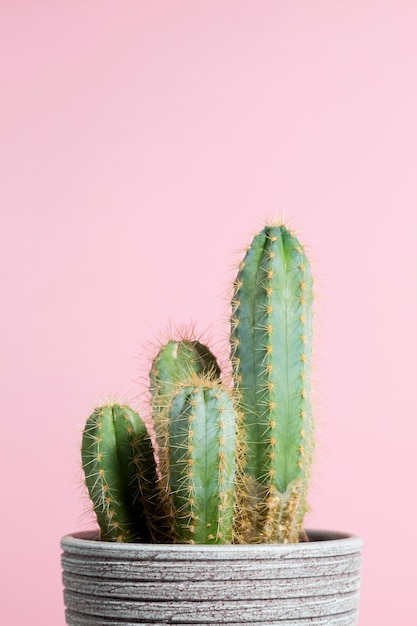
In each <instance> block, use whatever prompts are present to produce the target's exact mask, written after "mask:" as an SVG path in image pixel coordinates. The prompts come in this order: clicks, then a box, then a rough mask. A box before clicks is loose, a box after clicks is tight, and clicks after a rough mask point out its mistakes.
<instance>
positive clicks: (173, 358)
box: [150, 339, 220, 411]
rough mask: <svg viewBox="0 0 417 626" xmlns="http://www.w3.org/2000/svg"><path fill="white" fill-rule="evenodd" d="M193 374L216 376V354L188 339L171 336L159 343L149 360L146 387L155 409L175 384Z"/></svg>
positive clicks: (217, 375) (217, 370)
mask: <svg viewBox="0 0 417 626" xmlns="http://www.w3.org/2000/svg"><path fill="white" fill-rule="evenodd" d="M194 374H199V375H202V376H208V377H209V378H213V379H216V378H217V379H218V378H220V368H219V366H218V364H217V361H216V357H215V356H214V354H213V353H212V352H210V350H209V349H208V348H207V347H206V346H205V345H203V344H202V343H200V342H199V341H193V340H190V339H179V340H175V339H171V340H170V341H168V342H167V343H166V344H165V345H164V346H162V347H161V349H160V350H159V352H158V354H157V355H156V357H155V358H154V360H153V362H152V368H151V371H150V383H151V385H150V387H151V394H152V404H153V407H154V409H155V410H156V411H158V410H159V409H160V408H161V407H162V406H163V404H164V399H165V398H168V397H169V396H170V395H171V394H172V393H173V391H174V390H175V387H176V386H177V384H178V383H179V382H181V381H184V380H187V379H189V378H190V377H192V376H193V375H194Z"/></svg>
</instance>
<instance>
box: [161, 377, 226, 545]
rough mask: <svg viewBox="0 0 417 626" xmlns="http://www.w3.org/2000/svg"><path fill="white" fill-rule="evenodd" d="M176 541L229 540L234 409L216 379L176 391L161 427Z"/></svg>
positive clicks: (197, 381) (163, 463)
mask: <svg viewBox="0 0 417 626" xmlns="http://www.w3.org/2000/svg"><path fill="white" fill-rule="evenodd" d="M157 430H158V432H159V441H164V442H165V445H163V447H162V449H161V451H160V454H161V457H162V458H161V472H162V476H163V482H164V484H165V489H166V491H167V492H168V493H170V494H171V506H172V514H173V519H174V533H175V541H176V542H177V543H231V541H232V535H233V513H234V485H235V477H236V412H235V409H234V406H233V400H232V398H231V395H230V393H228V392H227V391H226V390H225V389H223V388H222V386H221V384H220V383H219V382H218V381H213V380H210V379H207V378H198V377H194V379H193V380H192V381H189V382H188V383H183V384H180V385H179V386H178V387H177V390H176V392H175V393H174V394H173V395H172V397H171V401H170V403H169V404H168V406H167V407H166V410H165V412H164V415H163V416H162V417H161V419H160V422H159V424H158V428H157Z"/></svg>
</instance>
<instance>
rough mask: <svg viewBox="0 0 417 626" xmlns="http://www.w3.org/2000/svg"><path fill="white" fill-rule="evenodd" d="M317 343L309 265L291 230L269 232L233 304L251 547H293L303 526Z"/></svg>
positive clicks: (250, 258) (253, 253)
mask: <svg viewBox="0 0 417 626" xmlns="http://www.w3.org/2000/svg"><path fill="white" fill-rule="evenodd" d="M311 340H312V278H311V272H310V265H309V261H308V259H307V257H306V255H305V253H304V250H303V248H302V246H301V244H300V242H299V241H298V240H297V239H296V237H295V236H294V235H293V234H292V233H291V232H290V231H289V230H287V228H286V227H285V226H266V227H265V228H264V229H263V230H262V231H261V232H260V233H259V234H257V235H256V236H255V238H254V239H253V242H252V244H251V246H250V247H249V249H248V250H247V253H246V255H245V257H244V259H243V261H242V263H241V265H240V269H239V273H238V275H237V278H236V281H235V284H234V294H233V301H232V319H231V346H232V365H233V375H234V382H235V389H236V393H237V395H238V401H239V406H240V409H241V411H242V413H243V428H244V431H245V485H244V489H243V491H244V493H246V495H245V496H244V497H243V503H242V506H243V510H244V515H243V516H242V519H241V534H242V540H243V541H245V542H277V541H278V542H294V541H297V539H298V534H299V532H300V530H301V528H302V520H303V516H304V513H305V511H306V508H307V505H306V490H307V478H308V475H309V468H310V461H311V452H312V448H313V425H312V416H311V401H310V381H309V377H310V365H311Z"/></svg>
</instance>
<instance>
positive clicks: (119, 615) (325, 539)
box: [61, 531, 362, 626]
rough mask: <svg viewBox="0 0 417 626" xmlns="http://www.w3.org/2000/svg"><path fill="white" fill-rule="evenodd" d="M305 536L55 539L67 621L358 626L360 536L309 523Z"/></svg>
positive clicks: (87, 535) (108, 625)
mask: <svg viewBox="0 0 417 626" xmlns="http://www.w3.org/2000/svg"><path fill="white" fill-rule="evenodd" d="M307 534H308V537H309V542H302V543H298V544H273V545H267V544H261V545H230V546H229V545H221V546H214V545H165V544H138V543H136V544H128V543H126V544H120V543H112V542H104V541H103V542H102V541H97V540H96V533H94V532H84V533H75V534H72V535H67V536H65V537H64V538H63V539H62V542H61V546H62V549H63V554H62V567H63V583H64V587H65V589H64V600H65V605H66V607H67V608H66V620H67V624H68V626H137V625H138V624H149V625H150V624H152V625H161V626H162V624H182V625H183V626H194V625H196V624H199V625H205V626H212V625H213V624H235V625H241V626H243V625H247V624H258V625H259V626H261V625H264V626H265V625H268V626H274V625H276V626H313V625H314V626H354V625H355V624H357V622H358V602H359V587H360V566H361V548H362V541H361V539H360V538H359V537H355V536H351V535H347V534H342V533H337V532H328V531H308V533H307Z"/></svg>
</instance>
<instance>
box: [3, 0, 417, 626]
mask: <svg viewBox="0 0 417 626" xmlns="http://www.w3.org/2000/svg"><path fill="white" fill-rule="evenodd" d="M416 33H417V4H416V3H415V1H414V0H410V1H406V0H345V1H343V0H340V1H336V0H303V1H302V0H299V1H297V0H294V1H293V2H286V1H284V0H274V1H272V0H270V1H268V0H194V1H191V0H182V1H180V0H165V1H162V0H145V1H128V0H124V1H116V0H113V1H107V0H94V1H93V0H91V1H84V0H79V1H75V0H73V1H69V0H68V1H66V2H62V1H61V2H60V1H58V0H57V1H55V2H52V1H47V0H43V1H41V0H26V1H23V0H20V1H19V0H14V1H12V0H10V1H7V0H1V1H0V63H1V68H0V69H1V82H0V92H1V93H0V109H1V113H0V141H1V154H0V159H1V163H0V177H1V185H0V194H1V198H0V202H1V216H2V221H1V233H0V236H1V239H2V242H1V246H0V251H1V255H2V259H1V272H2V296H3V302H2V307H1V315H2V322H1V330H2V341H1V343H2V348H1V355H2V364H1V379H2V383H3V385H2V387H3V394H2V414H3V417H2V433H1V437H0V442H1V447H2V450H1V456H0V463H1V477H2V485H1V487H2V488H1V501H2V514H1V516H0V524H1V537H2V548H1V564H2V565H1V570H0V572H1V573H0V577H1V595H2V599H1V612H2V616H1V621H2V623H4V624H7V626H10V625H17V626H23V624H29V623H30V624H32V626H63V625H64V614H63V602H62V592H61V581H60V563H59V558H60V549H59V539H60V537H61V536H62V535H63V534H65V533H67V532H71V531H74V530H77V529H82V528H86V527H89V526H90V522H89V520H88V519H86V517H85V513H86V510H87V508H88V506H87V504H86V502H85V500H84V499H83V497H82V496H81V492H82V490H81V479H80V472H79V452H78V448H79V442H80V432H81V429H82V427H83V423H84V420H85V418H86V417H87V415H88V414H89V412H90V411H91V410H92V408H93V407H94V405H95V403H96V402H101V401H103V399H104V398H105V395H106V394H108V393H110V394H113V395H114V396H116V397H117V398H122V399H124V400H129V401H131V402H132V403H133V404H134V405H135V406H137V405H138V400H139V397H140V393H141V390H142V389H143V388H144V384H143V382H140V381H141V378H142V376H143V374H144V373H146V368H147V362H148V358H149V355H150V354H151V350H150V348H149V344H150V343H152V342H154V341H155V339H156V338H157V337H158V336H159V337H160V336H161V331H162V330H163V329H165V328H166V327H167V325H168V324H169V323H170V322H171V323H172V324H179V323H182V322H190V321H195V322H196V327H197V330H198V331H199V332H204V333H205V332H208V336H209V337H212V339H213V341H212V342H211V345H212V346H213V348H214V349H217V348H218V346H219V345H220V344H221V342H222V341H224V339H225V338H226V336H227V329H228V327H227V315H228V308H227V301H226V299H225V293H227V288H228V286H229V285H230V282H231V280H232V277H233V274H234V268H235V267H236V264H237V262H238V260H239V259H240V254H241V253H240V250H241V249H242V247H243V246H244V245H245V244H246V243H248V241H249V239H250V236H251V234H252V233H253V232H254V231H255V230H256V229H258V228H260V227H261V226H262V225H263V223H264V220H265V219H266V218H268V217H271V216H274V215H278V216H280V215H284V216H285V217H286V219H291V220H292V222H291V223H292V225H293V226H294V227H295V228H297V229H298V231H299V234H300V238H301V239H302V240H303V241H304V242H305V243H307V244H308V246H309V247H310V249H311V255H312V258H313V259H314V268H315V277H316V284H317V301H318V306H317V311H316V327H317V333H316V369H315V378H316V381H317V384H316V391H317V394H316V395H317V412H316V414H317V418H318V421H319V427H318V447H317V456H316V464H315V471H314V479H313V485H312V489H311V504H312V512H311V514H310V516H309V525H310V526H316V527H321V528H331V529H339V530H346V531H351V532H354V533H358V534H360V535H361V536H362V537H363V538H364V541H365V549H364V558H365V561H364V567H363V588H362V599H361V617H360V625H361V626H415V624H416V623H417V611H416V604H415V594H416V574H415V560H416V556H417V554H416V544H417V541H416V532H415V529H414V525H415V513H416V494H415V476H416V469H415V458H416V450H415V441H416V435H417V426H416V423H417V420H416V400H415V397H416V386H417V383H416V369H415V365H414V364H415V357H416V348H417V346H416V332H415V330H416V324H415V320H416V318H417V310H416V308H417V307H416V302H417V294H416V285H417V281H416V268H417V264H416V261H417V258H416V257H417V252H416V249H417V246H416V235H417V232H416V230H417V229H416V227H417V210H416V208H417V185H416V182H417V181H416V172H417V124H416V119H417V113H416V111H417V37H416ZM3 594H4V595H3Z"/></svg>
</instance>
